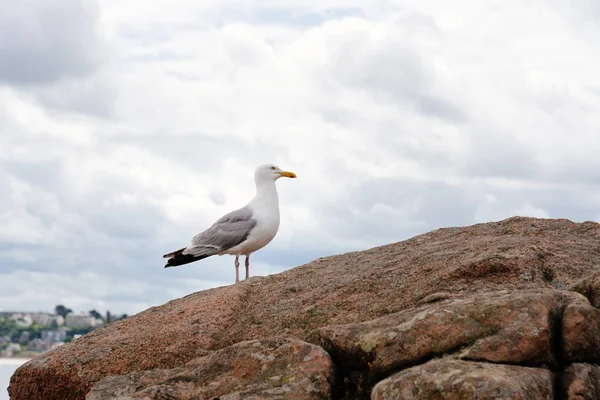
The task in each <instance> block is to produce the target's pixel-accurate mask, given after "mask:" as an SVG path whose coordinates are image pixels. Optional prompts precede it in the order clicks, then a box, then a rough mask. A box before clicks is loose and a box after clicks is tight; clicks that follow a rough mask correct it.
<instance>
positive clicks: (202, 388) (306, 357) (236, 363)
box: [86, 338, 334, 400]
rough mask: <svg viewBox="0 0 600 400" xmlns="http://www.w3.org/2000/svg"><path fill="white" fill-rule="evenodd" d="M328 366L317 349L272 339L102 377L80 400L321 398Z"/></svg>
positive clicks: (327, 388) (329, 379) (326, 392)
mask: <svg viewBox="0 0 600 400" xmlns="http://www.w3.org/2000/svg"><path fill="white" fill-rule="evenodd" d="M333 379H334V367H333V363H332V362H331V358H330V357H329V355H328V354H327V353H326V352H325V351H324V350H323V349H322V348H320V347H318V346H314V345H311V344H308V343H305V342H302V341H300V340H297V339H287V338H272V339H265V340H256V341H247V342H241V343H238V344H235V345H233V346H229V347H226V348H224V349H222V350H219V351H215V352H212V353H210V354H208V355H206V356H204V357H200V358H197V359H194V360H192V361H190V362H188V363H187V364H186V365H184V366H182V367H179V368H173V369H154V370H149V371H138V372H131V373H129V374H127V375H122V376H115V377H108V378H104V379H103V380H101V381H100V382H98V383H97V384H96V385H95V386H94V387H93V388H92V390H91V391H90V393H89V394H88V395H87V397H86V400H111V399H117V398H118V399H119V400H133V399H136V398H138V399H139V398H143V399H151V400H162V399H214V398H219V399H221V400H225V399H243V398H257V399H259V398H271V399H282V400H283V399H290V400H304V399H307V400H308V399H318V400H320V399H325V398H328V397H330V396H331V387H332V385H331V384H332V383H333Z"/></svg>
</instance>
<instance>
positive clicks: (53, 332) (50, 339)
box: [42, 329, 67, 344]
mask: <svg viewBox="0 0 600 400" xmlns="http://www.w3.org/2000/svg"><path fill="white" fill-rule="evenodd" d="M66 338H67V330H66V329H44V330H42V340H43V341H44V343H48V344H52V343H56V342H63V341H64V340H65V339H66Z"/></svg>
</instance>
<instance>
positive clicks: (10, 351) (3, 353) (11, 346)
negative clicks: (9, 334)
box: [0, 343, 21, 357]
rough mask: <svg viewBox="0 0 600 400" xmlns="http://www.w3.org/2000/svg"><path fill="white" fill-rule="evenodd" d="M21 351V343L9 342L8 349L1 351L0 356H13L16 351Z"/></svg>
mask: <svg viewBox="0 0 600 400" xmlns="http://www.w3.org/2000/svg"><path fill="white" fill-rule="evenodd" d="M20 352H21V345H20V344H18V343H9V345H8V346H7V347H6V349H4V350H2V351H0V356H3V357H12V356H13V355H14V354H16V353H20Z"/></svg>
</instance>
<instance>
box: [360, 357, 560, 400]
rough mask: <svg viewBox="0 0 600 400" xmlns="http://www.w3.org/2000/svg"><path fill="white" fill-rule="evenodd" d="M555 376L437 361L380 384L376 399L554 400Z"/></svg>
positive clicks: (532, 370)
mask: <svg viewBox="0 0 600 400" xmlns="http://www.w3.org/2000/svg"><path fill="white" fill-rule="evenodd" d="M552 381H553V378H552V373H551V372H550V371H548V370H546V369H542V368H528V367H521V366H514V365H501V364H489V363H485V362H467V361H460V360H452V359H443V360H435V361H430V362H428V363H425V364H423V365H420V366H417V367H413V368H409V369H407V370H404V371H402V372H399V373H397V374H394V375H392V376H390V377H389V378H387V379H385V380H383V381H381V382H379V383H378V384H377V385H375V387H374V388H373V393H372V395H371V398H372V399H373V400H387V399H402V400H417V399H419V400H423V399H432V400H433V399H444V400H463V399H478V400H496V399H515V400H553V398H554V395H553V391H552Z"/></svg>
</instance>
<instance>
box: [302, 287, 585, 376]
mask: <svg viewBox="0 0 600 400" xmlns="http://www.w3.org/2000/svg"><path fill="white" fill-rule="evenodd" d="M567 304H569V305H571V304H573V305H579V304H584V305H585V304H587V305H589V303H588V301H587V300H586V299H585V298H584V297H583V296H580V295H578V294H576V293H572V292H561V291H557V290H539V289H538V290H521V291H499V292H484V293H478V294H475V295H471V296H466V297H464V298H455V299H452V300H446V301H442V302H439V303H435V304H431V305H426V306H421V307H418V308H414V309H410V310H405V311H401V312H399V313H395V314H390V315H387V316H385V317H381V318H379V319H376V320H373V321H367V322H363V323H359V324H349V325H337V326H336V325H334V326H327V327H324V328H321V329H318V330H317V331H316V332H315V333H314V334H313V335H312V337H311V338H310V339H309V340H311V341H313V342H314V343H318V344H320V345H321V346H322V347H323V348H324V349H325V350H327V351H328V352H329V353H330V354H331V355H332V357H333V358H334V360H337V363H338V365H344V366H345V367H346V368H350V367H352V368H354V369H356V370H362V371H367V370H369V371H370V372H372V373H374V374H376V375H379V376H382V375H386V374H389V373H391V372H393V371H396V370H399V369H402V368H407V367H410V366H413V365H416V364H419V363H421V362H423V360H429V359H431V358H433V357H439V356H442V355H444V354H450V353H456V357H458V358H460V359H463V360H471V361H487V362H494V363H506V364H520V365H528V366H542V365H546V366H550V367H557V366H558V364H559V361H558V360H557V355H556V354H554V348H553V347H554V343H556V342H557V341H559V340H561V338H560V337H557V336H560V335H561V331H560V329H558V330H557V329H555V328H554V327H555V326H556V325H557V324H560V318H561V317H560V316H561V313H562V310H563V309H564V308H565V307H566V305H567ZM565 333H567V332H565Z"/></svg>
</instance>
